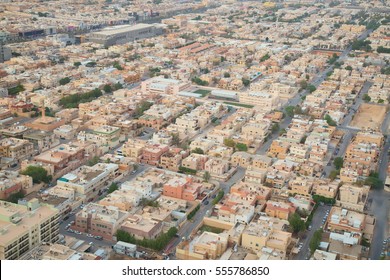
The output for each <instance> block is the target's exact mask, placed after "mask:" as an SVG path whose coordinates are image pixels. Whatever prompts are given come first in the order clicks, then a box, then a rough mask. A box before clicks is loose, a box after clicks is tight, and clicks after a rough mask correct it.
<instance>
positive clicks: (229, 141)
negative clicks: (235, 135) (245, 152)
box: [223, 138, 236, 148]
mask: <svg viewBox="0 0 390 280" xmlns="http://www.w3.org/2000/svg"><path fill="white" fill-rule="evenodd" d="M223 144H225V146H227V147H231V148H233V147H234V146H235V145H236V142H234V140H233V139H231V138H225V139H224V140H223Z"/></svg>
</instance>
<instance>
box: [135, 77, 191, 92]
mask: <svg viewBox="0 0 390 280" xmlns="http://www.w3.org/2000/svg"><path fill="white" fill-rule="evenodd" d="M190 86H191V83H189V82H182V81H179V80H174V79H164V78H161V77H154V78H151V79H148V80H146V81H143V82H142V83H141V90H142V92H143V93H152V94H178V93H179V92H180V91H184V90H186V89H187V88H189V87H190Z"/></svg>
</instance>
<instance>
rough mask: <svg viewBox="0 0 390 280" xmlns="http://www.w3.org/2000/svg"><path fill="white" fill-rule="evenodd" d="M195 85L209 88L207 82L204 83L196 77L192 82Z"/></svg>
mask: <svg viewBox="0 0 390 280" xmlns="http://www.w3.org/2000/svg"><path fill="white" fill-rule="evenodd" d="M191 81H192V82H193V83H195V84H197V85H200V86H207V85H208V84H209V83H208V82H206V81H203V80H202V79H200V78H199V77H194V78H192V80H191Z"/></svg>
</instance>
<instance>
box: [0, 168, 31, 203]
mask: <svg viewBox="0 0 390 280" xmlns="http://www.w3.org/2000/svg"><path fill="white" fill-rule="evenodd" d="M32 185H33V181H32V178H31V177H30V176H26V175H22V174H19V172H16V171H7V170H0V199H2V200H6V199H7V198H9V196H10V195H11V194H14V193H17V192H20V191H22V192H24V190H25V189H28V188H31V187H32Z"/></svg>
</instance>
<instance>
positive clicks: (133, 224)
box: [120, 215, 163, 240]
mask: <svg viewBox="0 0 390 280" xmlns="http://www.w3.org/2000/svg"><path fill="white" fill-rule="evenodd" d="M120 229H121V230H123V231H126V232H127V233H129V234H130V235H132V236H134V237H135V238H137V239H140V240H142V239H156V238H157V237H158V236H159V235H160V234H161V233H162V229H163V224H162V222H160V221H156V220H154V219H153V218H146V217H144V216H141V215H129V216H128V217H127V218H126V220H125V221H124V222H123V223H122V225H121V228H120Z"/></svg>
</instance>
